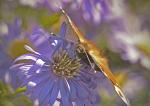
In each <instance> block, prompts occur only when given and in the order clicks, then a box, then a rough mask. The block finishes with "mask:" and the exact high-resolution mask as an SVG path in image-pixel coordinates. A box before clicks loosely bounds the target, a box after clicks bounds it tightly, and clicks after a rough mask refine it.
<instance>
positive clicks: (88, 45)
mask: <svg viewBox="0 0 150 106" xmlns="http://www.w3.org/2000/svg"><path fill="white" fill-rule="evenodd" d="M60 9H61V10H62V12H63V13H64V15H65V16H66V17H67V19H68V22H69V24H70V25H71V27H72V29H73V31H74V32H75V33H76V36H77V37H78V42H79V45H80V46H81V48H82V49H83V50H84V52H85V54H86V56H87V58H88V60H89V61H90V58H89V57H88V55H90V57H91V58H92V60H93V61H94V63H95V64H96V65H97V66H98V67H99V69H100V70H101V71H102V72H103V74H104V75H105V76H106V77H107V78H108V79H109V80H110V81H111V82H112V84H113V86H114V88H115V90H116V92H117V94H118V95H119V96H120V97H121V99H122V100H123V101H124V102H125V103H126V104H127V105H128V106H130V103H129V101H128V99H127V98H126V97H125V95H124V94H123V92H122V91H121V88H120V87H119V85H118V83H117V81H116V79H115V76H114V75H113V73H112V72H111V70H110V69H109V66H108V63H107V59H106V58H104V57H103V56H102V54H101V52H100V50H99V49H98V48H97V47H96V45H95V44H94V43H93V42H91V41H89V40H87V39H86V38H85V37H84V36H83V34H82V33H81V32H80V30H79V29H78V28H77V26H76V25H75V24H74V23H73V22H72V20H71V18H70V17H69V16H68V15H67V13H66V12H65V11H64V10H63V9H62V8H60Z"/></svg>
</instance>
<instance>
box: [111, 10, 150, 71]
mask: <svg viewBox="0 0 150 106" xmlns="http://www.w3.org/2000/svg"><path fill="white" fill-rule="evenodd" d="M124 16H125V17H124ZM127 17H128V18H127ZM111 21H112V23H111V25H112V27H111V28H112V33H111V34H110V35H111V36H109V37H110V44H111V47H112V50H114V51H115V52H118V53H120V54H121V56H122V58H123V59H124V60H129V61H130V62H131V63H138V62H139V63H141V64H142V65H143V66H144V67H146V68H148V69H150V54H149V53H148V52H147V50H146V49H149V48H145V47H147V46H146V45H149V42H150V41H149V38H150V37H149V32H148V31H147V30H142V28H141V22H140V21H139V19H138V18H137V17H136V16H134V15H133V14H132V13H129V12H127V11H126V12H125V13H124V15H123V16H122V17H119V18H116V19H113V20H111ZM143 48H144V49H143Z"/></svg>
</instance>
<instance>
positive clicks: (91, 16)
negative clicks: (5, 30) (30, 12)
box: [20, 0, 110, 26]
mask: <svg viewBox="0 0 150 106" xmlns="http://www.w3.org/2000/svg"><path fill="white" fill-rule="evenodd" d="M20 1H22V3H23V4H25V5H27V4H28V5H31V6H32V5H33V7H44V8H45V7H46V8H48V9H49V10H52V11H58V10H59V6H61V7H62V8H66V9H67V12H68V13H69V14H70V16H71V17H74V19H75V20H77V21H76V22H78V21H79V22H78V23H81V22H82V23H83V22H86V23H88V24H89V25H93V26H94V25H96V26H97V25H99V24H100V23H101V22H102V20H105V18H106V17H107V14H108V13H109V11H110V10H109V8H108V3H107V2H108V0H43V1H42V0H41V1H40V0H37V1H36V0H32V1H35V2H28V1H25V0H20ZM81 19H82V21H81Z"/></svg>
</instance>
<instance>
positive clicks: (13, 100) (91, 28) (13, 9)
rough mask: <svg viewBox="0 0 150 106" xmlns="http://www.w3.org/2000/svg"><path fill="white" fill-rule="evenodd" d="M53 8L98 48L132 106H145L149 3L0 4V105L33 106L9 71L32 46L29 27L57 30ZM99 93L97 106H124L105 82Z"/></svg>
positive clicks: (59, 0) (55, 0)
mask: <svg viewBox="0 0 150 106" xmlns="http://www.w3.org/2000/svg"><path fill="white" fill-rule="evenodd" d="M57 5H60V6H62V7H63V8H64V9H65V10H66V11H67V13H68V14H69V16H70V17H71V18H72V20H73V21H74V22H75V23H76V24H77V26H78V27H79V28H80V29H81V31H82V32H83V33H84V34H85V35H86V38H87V39H90V40H91V41H93V42H95V43H96V45H97V46H98V47H99V48H100V49H101V51H102V52H103V54H104V55H105V57H106V58H107V59H108V61H109V65H110V67H111V69H112V71H113V73H114V74H115V76H116V79H117V80H118V82H119V84H120V85H121V87H122V89H123V91H124V92H125V94H126V95H127V97H128V98H129V100H130V101H131V104H132V106H150V83H149V82H150V12H149V11H150V0H0V106H33V103H32V102H31V101H30V99H29V98H28V97H26V96H25V95H23V93H22V92H24V90H25V89H24V88H18V89H15V87H16V85H18V83H19V81H14V80H13V74H14V73H13V72H12V71H10V70H9V68H10V66H11V65H12V62H13V60H14V59H15V58H16V57H18V56H20V55H22V54H24V53H27V51H26V50H25V49H24V45H25V44H29V45H31V46H33V47H34V44H33V42H30V41H29V40H28V38H30V35H31V33H32V31H34V29H36V28H37V27H42V28H43V29H44V30H46V31H48V32H53V33H57V32H58V31H59V28H60V25H61V23H62V22H63V21H65V18H64V17H63V16H62V14H61V12H60V11H59V8H58V7H57ZM70 30H71V28H68V34H70V33H69V32H70ZM70 36H72V34H70ZM99 94H100V97H101V104H100V106H124V104H123V103H122V101H121V100H120V98H119V97H118V95H117V94H116V93H115V91H114V89H113V87H112V85H111V83H110V82H109V81H108V80H107V79H106V78H104V80H102V82H100V90H99Z"/></svg>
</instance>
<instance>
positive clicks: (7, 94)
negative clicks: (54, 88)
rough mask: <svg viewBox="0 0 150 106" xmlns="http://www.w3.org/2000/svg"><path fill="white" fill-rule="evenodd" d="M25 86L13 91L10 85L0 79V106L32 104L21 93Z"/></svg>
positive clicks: (27, 105)
mask: <svg viewBox="0 0 150 106" xmlns="http://www.w3.org/2000/svg"><path fill="white" fill-rule="evenodd" d="M25 90H26V87H23V88H18V89H17V90H16V91H13V89H12V88H11V86H10V85H7V84H4V83H3V82H2V81H0V106H32V102H31V101H30V100H29V99H28V98H27V97H26V96H24V95H23V94H22V92H24V91H25Z"/></svg>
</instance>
